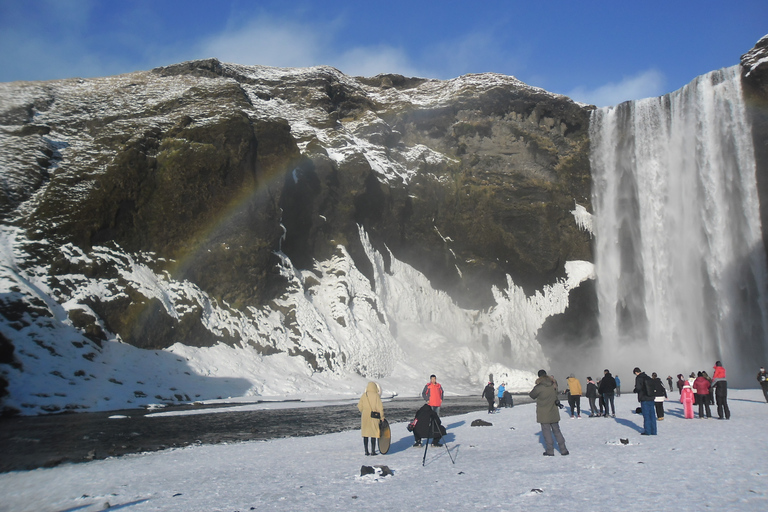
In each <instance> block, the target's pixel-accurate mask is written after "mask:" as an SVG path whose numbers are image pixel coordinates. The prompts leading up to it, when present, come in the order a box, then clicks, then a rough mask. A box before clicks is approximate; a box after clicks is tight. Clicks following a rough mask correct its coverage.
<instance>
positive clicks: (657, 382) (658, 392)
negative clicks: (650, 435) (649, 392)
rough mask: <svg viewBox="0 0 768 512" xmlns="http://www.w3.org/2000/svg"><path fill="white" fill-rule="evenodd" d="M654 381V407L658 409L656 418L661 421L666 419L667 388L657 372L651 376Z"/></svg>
mask: <svg viewBox="0 0 768 512" xmlns="http://www.w3.org/2000/svg"><path fill="white" fill-rule="evenodd" d="M651 378H652V379H653V405H654V406H655V407H656V418H658V419H659V420H660V421H661V420H663V419H664V399H665V398H667V388H665V387H664V383H663V382H662V381H661V378H660V377H659V376H658V375H656V372H653V373H652V374H651Z"/></svg>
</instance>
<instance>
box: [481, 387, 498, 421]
mask: <svg viewBox="0 0 768 512" xmlns="http://www.w3.org/2000/svg"><path fill="white" fill-rule="evenodd" d="M493 391H494V387H493V382H489V383H488V385H487V386H485V389H484V390H483V398H485V399H486V400H488V414H491V413H492V412H493V409H494V407H493V401H494V400H495V399H496V398H495V396H494V392H493Z"/></svg>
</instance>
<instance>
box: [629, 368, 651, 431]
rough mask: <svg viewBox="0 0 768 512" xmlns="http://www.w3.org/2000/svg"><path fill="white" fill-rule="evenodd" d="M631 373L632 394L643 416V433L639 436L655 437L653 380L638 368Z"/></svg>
mask: <svg viewBox="0 0 768 512" xmlns="http://www.w3.org/2000/svg"><path fill="white" fill-rule="evenodd" d="M632 372H633V373H634V374H635V390H634V392H635V393H637V401H638V402H640V410H641V412H642V414H643V431H642V432H641V433H640V435H643V436H655V435H656V414H655V412H654V407H653V399H654V396H653V395H654V393H653V388H654V385H653V380H652V379H651V378H650V377H648V375H646V374H645V372H643V371H641V370H640V368H637V367H635V369H634V370H632Z"/></svg>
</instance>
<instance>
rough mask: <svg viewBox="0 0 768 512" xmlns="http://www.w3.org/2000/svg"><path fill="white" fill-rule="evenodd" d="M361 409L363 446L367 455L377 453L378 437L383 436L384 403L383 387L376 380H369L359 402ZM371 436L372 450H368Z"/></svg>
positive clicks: (359, 408)
mask: <svg viewBox="0 0 768 512" xmlns="http://www.w3.org/2000/svg"><path fill="white" fill-rule="evenodd" d="M357 409H358V410H359V411H360V413H361V414H360V432H361V434H362V436H363V446H364V447H365V454H366V455H378V454H377V453H376V439H378V438H379V437H381V433H380V431H379V423H380V422H381V420H383V419H384V405H382V403H381V388H380V387H379V385H378V384H376V383H375V382H369V383H368V385H367V386H366V388H365V393H363V394H362V396H361V397H360V400H359V401H358V402H357ZM369 437H370V438H371V450H370V451H368V438H369Z"/></svg>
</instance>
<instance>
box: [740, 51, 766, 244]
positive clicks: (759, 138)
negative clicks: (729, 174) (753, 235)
mask: <svg viewBox="0 0 768 512" xmlns="http://www.w3.org/2000/svg"><path fill="white" fill-rule="evenodd" d="M741 82H742V86H743V88H744V99H745V101H746V104H747V113H748V114H749V118H750V121H751V122H752V134H753V142H754V147H755V167H756V173H757V186H758V189H759V193H760V198H761V201H760V218H761V221H762V226H763V241H764V243H765V246H766V247H768V36H765V37H763V38H762V39H760V41H758V42H757V44H756V45H755V47H754V48H752V50H750V51H749V52H747V53H746V54H744V55H742V56H741Z"/></svg>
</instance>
